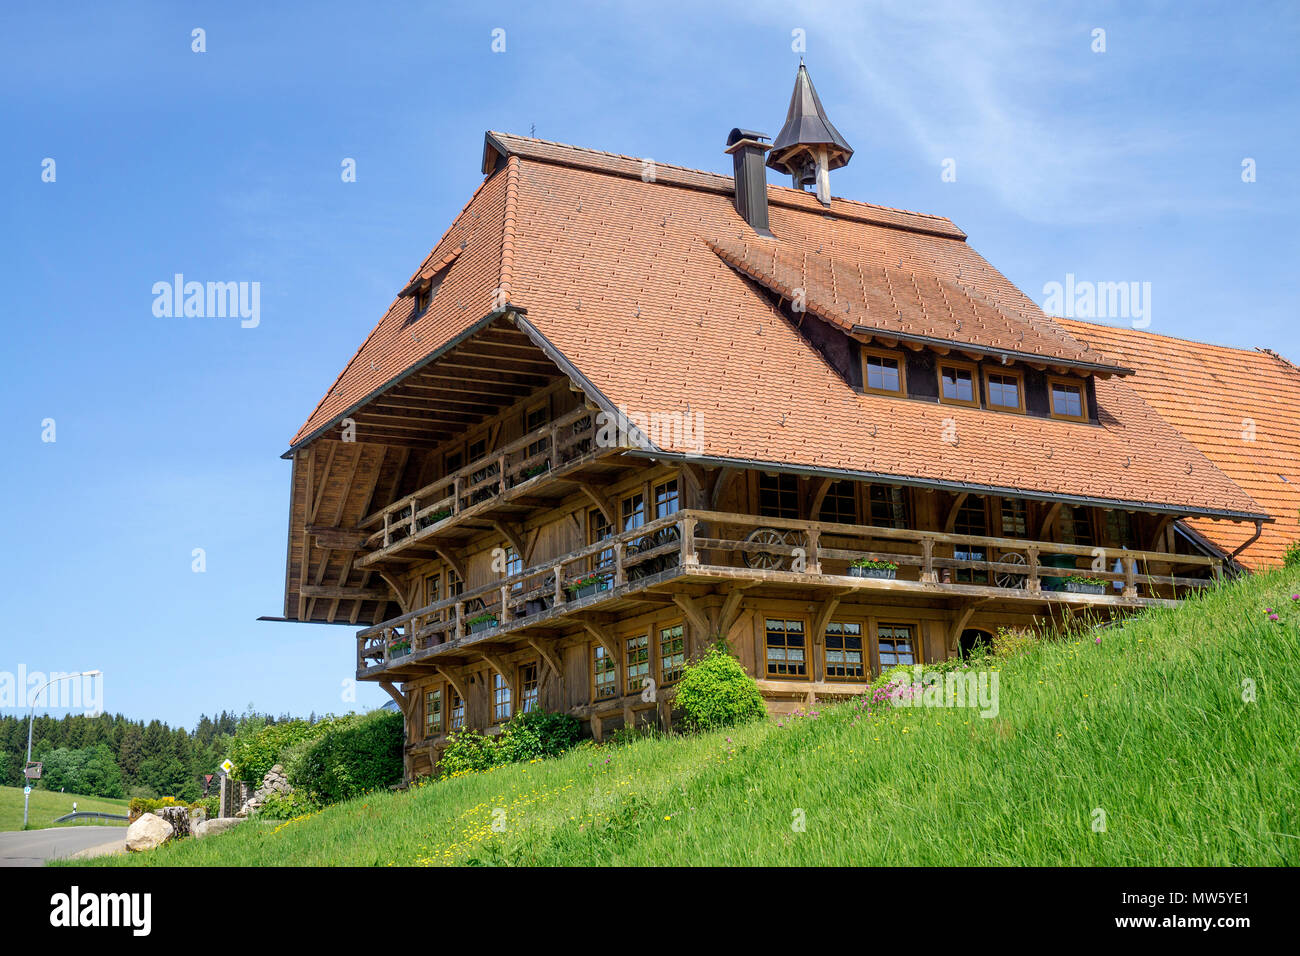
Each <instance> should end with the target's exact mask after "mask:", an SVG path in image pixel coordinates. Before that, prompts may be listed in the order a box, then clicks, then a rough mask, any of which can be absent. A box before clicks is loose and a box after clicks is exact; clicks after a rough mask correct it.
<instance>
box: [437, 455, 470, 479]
mask: <svg viewBox="0 0 1300 956" xmlns="http://www.w3.org/2000/svg"><path fill="white" fill-rule="evenodd" d="M442 462H443V465H442V471H443V475H444V476H446V475H454V474H455V473H456V472H458V471H460V470H461V469H462V468H464V467H465V456H464V455H462V454H461V453H460V452H458V451H454V452H450V453H448V455H447V456H446V457H445V458H443V460H442Z"/></svg>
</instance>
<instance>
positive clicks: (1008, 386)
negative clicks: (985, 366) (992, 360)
mask: <svg viewBox="0 0 1300 956" xmlns="http://www.w3.org/2000/svg"><path fill="white" fill-rule="evenodd" d="M984 394H985V395H986V396H987V401H988V406H989V408H996V409H998V410H999V411H1003V412H1023V411H1024V410H1025V382H1024V378H1023V377H1022V376H1021V374H1020V373H1019V372H1014V371H1011V372H1008V371H997V372H994V371H987V372H985V373H984Z"/></svg>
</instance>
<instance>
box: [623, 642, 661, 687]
mask: <svg viewBox="0 0 1300 956" xmlns="http://www.w3.org/2000/svg"><path fill="white" fill-rule="evenodd" d="M654 630H655V629H654V627H653V626H651V627H649V628H638V629H637V631H636V633H635V634H632V635H630V636H627V637H621V638H619V640H621V641H622V642H623V693H624V694H625V695H626V696H629V697H630V696H631V695H633V694H639V693H641V691H642V690H644V689H645V684H644V682H643V683H642V684H641V686H640V687H636V688H634V687H633V686H632V677H633V675H632V668H633V666H634V665H633V663H632V651H633V647H632V644H633V642H635V641H644V642H645V643H644V644H643V645H642V646H641V648H639V650H643V651H644V653H645V659H644V660H643V661H638V662H637V664H636V665H635V666H637V667H641V666H644V667H645V674H644V675H643V676H644V679H645V680H654V676H655V662H654V653H653V650H654V649H653V647H652V645H651V639H652V638H653V636H654ZM638 676H642V675H638Z"/></svg>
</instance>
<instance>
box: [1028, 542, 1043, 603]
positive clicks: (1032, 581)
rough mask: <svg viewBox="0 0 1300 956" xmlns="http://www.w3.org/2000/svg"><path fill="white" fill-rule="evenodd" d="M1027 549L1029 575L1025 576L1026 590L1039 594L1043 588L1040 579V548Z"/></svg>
mask: <svg viewBox="0 0 1300 956" xmlns="http://www.w3.org/2000/svg"><path fill="white" fill-rule="evenodd" d="M1026 550H1027V551H1028V552H1029V577H1027V578H1025V590H1027V591H1032V592H1033V593H1035V594H1038V593H1040V592H1041V591H1042V590H1043V582H1042V581H1040V580H1039V579H1038V549H1037V548H1027V549H1026Z"/></svg>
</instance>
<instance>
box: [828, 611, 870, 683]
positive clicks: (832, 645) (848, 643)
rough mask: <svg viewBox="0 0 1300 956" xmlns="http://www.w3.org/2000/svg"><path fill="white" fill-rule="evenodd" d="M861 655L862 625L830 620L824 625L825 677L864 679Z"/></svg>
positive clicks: (863, 665)
mask: <svg viewBox="0 0 1300 956" xmlns="http://www.w3.org/2000/svg"><path fill="white" fill-rule="evenodd" d="M866 677H867V669H866V664H865V662H864V660H863V657H862V625H861V624H857V623H855V622H853V621H831V622H830V623H829V624H827V625H826V679H827V680H866Z"/></svg>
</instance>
